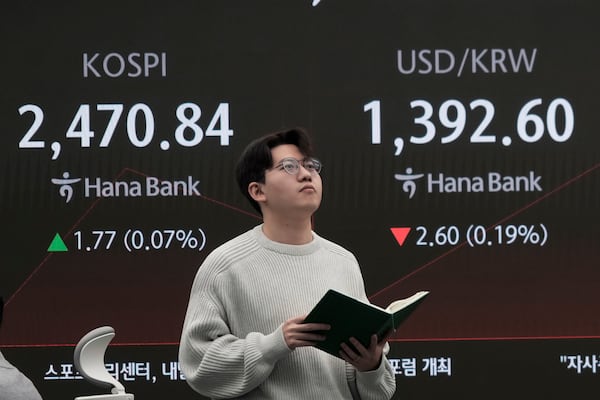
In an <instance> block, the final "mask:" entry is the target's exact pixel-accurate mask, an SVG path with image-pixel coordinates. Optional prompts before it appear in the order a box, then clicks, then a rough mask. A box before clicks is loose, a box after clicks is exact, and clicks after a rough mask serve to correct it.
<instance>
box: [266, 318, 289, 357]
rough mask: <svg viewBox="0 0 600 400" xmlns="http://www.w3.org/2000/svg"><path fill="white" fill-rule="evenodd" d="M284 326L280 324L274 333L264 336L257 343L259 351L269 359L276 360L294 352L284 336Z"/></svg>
mask: <svg viewBox="0 0 600 400" xmlns="http://www.w3.org/2000/svg"><path fill="white" fill-rule="evenodd" d="M282 326H283V325H280V326H279V328H277V329H276V330H275V331H273V332H272V333H270V334H268V335H265V336H263V337H262V338H261V340H259V342H258V343H257V345H258V348H259V351H260V352H261V353H262V354H263V356H264V358H265V360H267V361H270V362H275V361H277V360H279V359H281V358H283V357H285V356H287V355H288V354H290V353H291V352H292V350H291V349H290V348H289V347H288V346H287V344H286V343H285V339H284V338H283V330H282V329H281V328H282Z"/></svg>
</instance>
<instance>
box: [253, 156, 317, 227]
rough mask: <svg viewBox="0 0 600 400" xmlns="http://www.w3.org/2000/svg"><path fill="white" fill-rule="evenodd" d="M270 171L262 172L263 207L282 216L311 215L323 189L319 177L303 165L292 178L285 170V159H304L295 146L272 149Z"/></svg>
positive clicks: (315, 208)
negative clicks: (263, 178)
mask: <svg viewBox="0 0 600 400" xmlns="http://www.w3.org/2000/svg"><path fill="white" fill-rule="evenodd" d="M271 155H272V157H273V168H272V169H269V170H267V171H265V183H264V184H262V191H263V194H264V203H263V210H264V208H265V207H266V208H268V210H269V211H270V212H272V213H276V214H279V215H281V216H294V215H300V216H304V215H308V216H310V215H312V214H313V213H314V212H315V211H316V210H317V209H318V208H319V205H320V204H321V196H322V193H323V186H322V181H321V176H320V175H319V174H318V173H317V172H315V171H312V172H311V171H309V170H307V169H306V168H304V167H303V166H302V163H300V168H299V170H298V173H297V174H295V175H293V174H290V173H288V172H286V171H285V169H283V168H282V167H280V165H281V161H282V160H283V159H285V158H293V159H296V160H298V161H302V160H304V158H305V156H304V155H303V154H302V153H301V152H300V150H299V149H298V147H296V146H295V145H292V144H283V145H279V146H277V147H274V148H272V149H271Z"/></svg>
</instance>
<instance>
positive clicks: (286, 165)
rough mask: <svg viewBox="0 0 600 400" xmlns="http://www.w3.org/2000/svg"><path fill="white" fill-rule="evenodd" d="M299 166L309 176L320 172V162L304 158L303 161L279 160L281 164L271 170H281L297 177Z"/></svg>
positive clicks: (292, 159) (293, 159) (289, 158)
mask: <svg viewBox="0 0 600 400" xmlns="http://www.w3.org/2000/svg"><path fill="white" fill-rule="evenodd" d="M300 164H302V166H303V167H304V168H305V169H306V170H307V171H308V172H310V173H311V174H312V173H313V172H314V173H317V174H318V173H320V172H321V167H322V165H321V161H319V160H317V159H316V158H305V159H304V160H296V159H295V158H292V157H287V158H284V159H283V160H281V162H280V163H279V164H277V165H275V166H274V167H273V169H275V168H277V169H283V170H285V172H287V173H288V174H290V175H298V172H299V171H300Z"/></svg>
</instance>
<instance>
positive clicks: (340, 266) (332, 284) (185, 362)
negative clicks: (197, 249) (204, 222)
mask: <svg viewBox="0 0 600 400" xmlns="http://www.w3.org/2000/svg"><path fill="white" fill-rule="evenodd" d="M313 236H314V240H313V241H312V242H311V243H309V244H306V245H300V246H297V245H287V244H282V243H277V242H273V241H271V240H269V239H268V238H267V237H266V236H265V235H264V234H263V233H262V226H261V225H259V226H257V227H255V228H254V229H252V230H250V231H248V232H246V233H244V234H242V235H240V236H238V237H236V238H234V239H232V240H230V241H229V242H227V243H225V244H223V245H221V246H220V247H218V248H217V249H215V250H214V251H213V252H212V253H211V254H210V255H209V256H208V257H207V258H206V260H205V261H204V263H203V264H202V266H201V267H200V268H199V270H198V273H197V275H196V278H195V280H194V284H193V287H192V290H191V295H190V301H189V305H188V310H187V314H186V317H185V322H184V326H183V332H182V337H181V345H180V349H179V361H180V364H181V369H182V371H183V374H184V375H185V377H186V380H187V382H188V383H189V385H190V386H191V387H192V388H194V389H195V390H196V391H197V392H199V393H201V394H203V395H205V396H208V397H211V398H214V399H223V398H225V399H231V398H241V399H283V400H288V399H315V400H323V399H352V398H361V399H363V400H370V399H389V398H391V397H392V395H393V393H394V390H395V385H396V384H395V378H394V375H393V373H392V371H391V368H390V366H389V363H388V361H387V359H386V358H385V357H382V362H381V364H380V366H379V368H378V369H377V370H374V371H369V372H359V371H356V370H355V369H354V367H352V366H351V365H349V364H347V363H345V362H344V361H343V360H341V359H339V358H336V357H333V356H331V355H329V354H327V353H325V352H322V351H320V350H318V349H316V348H313V347H300V348H297V349H295V350H290V349H289V348H288V347H287V345H286V343H285V341H284V339H283V333H282V330H281V325H282V323H283V322H284V321H285V320H287V319H289V318H291V317H295V316H298V315H302V314H305V313H308V312H309V311H310V310H311V309H312V307H313V306H314V305H315V304H316V303H317V301H318V300H319V299H320V298H321V296H323V294H325V292H326V291H327V290H328V289H335V290H338V291H340V292H344V293H346V294H349V295H351V296H354V297H357V298H360V299H363V300H366V295H365V290H364V284H363V280H362V275H361V273H360V269H359V266H358V263H357V261H356V259H355V257H354V256H353V255H352V254H351V253H350V252H348V251H347V250H345V249H343V248H342V247H340V246H338V245H336V244H334V243H332V242H329V241H327V240H325V239H323V238H321V237H319V236H318V235H316V234H314V233H313Z"/></svg>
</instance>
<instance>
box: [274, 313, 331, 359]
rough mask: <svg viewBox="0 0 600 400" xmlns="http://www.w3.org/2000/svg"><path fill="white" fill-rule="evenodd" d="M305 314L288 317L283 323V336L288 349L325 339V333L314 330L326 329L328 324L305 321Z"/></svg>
mask: <svg viewBox="0 0 600 400" xmlns="http://www.w3.org/2000/svg"><path fill="white" fill-rule="evenodd" d="M305 318H306V315H301V316H298V317H294V318H290V319H288V320H287V321H285V322H284V323H283V326H282V330H283V338H284V339H285V344H287V346H288V347H289V348H290V349H292V350H293V349H295V348H296V347H303V346H314V345H315V344H316V343H317V342H320V341H322V340H325V335H324V334H321V333H315V331H328V330H329V329H331V326H329V325H328V324H318V323H307V324H304V323H303V321H304V319H305Z"/></svg>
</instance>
